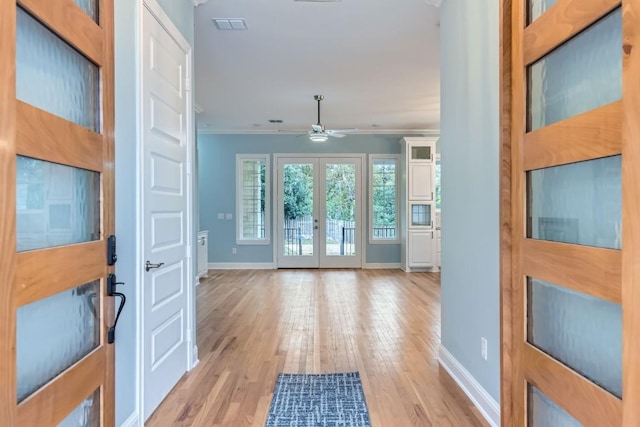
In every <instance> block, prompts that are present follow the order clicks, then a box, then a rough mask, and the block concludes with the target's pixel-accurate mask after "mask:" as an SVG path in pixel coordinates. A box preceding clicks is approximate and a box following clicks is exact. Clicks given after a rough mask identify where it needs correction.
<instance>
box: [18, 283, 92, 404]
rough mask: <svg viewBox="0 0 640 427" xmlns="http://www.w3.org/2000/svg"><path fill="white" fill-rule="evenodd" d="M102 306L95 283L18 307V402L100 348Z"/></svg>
mask: <svg viewBox="0 0 640 427" xmlns="http://www.w3.org/2000/svg"><path fill="white" fill-rule="evenodd" d="M99 304H100V282H99V281H95V282H92V283H89V284H86V285H82V286H80V287H77V288H74V289H71V290H68V291H65V292H61V293H59V294H56V295H53V296H51V297H49V298H45V299H43V300H40V301H36V302H33V303H31V304H28V305H25V306H23V307H20V308H18V312H17V320H16V321H17V327H16V334H17V335H16V352H17V355H16V357H17V373H18V401H21V400H23V399H24V398H26V397H28V396H29V395H31V394H32V393H33V392H34V391H36V390H38V389H39V388H40V387H42V386H43V385H45V384H46V383H47V382H49V381H50V380H51V379H53V378H54V377H56V376H57V375H58V374H60V373H61V372H63V371H64V370H65V369H67V368H68V367H69V366H71V365H73V364H74V363H76V362H77V361H78V360H80V359H82V358H83V357H84V356H86V355H87V354H89V352H91V350H93V349H94V348H96V347H97V346H98V344H99V343H100V324H99V323H100V322H99V316H100V310H99V307H100V305H99Z"/></svg>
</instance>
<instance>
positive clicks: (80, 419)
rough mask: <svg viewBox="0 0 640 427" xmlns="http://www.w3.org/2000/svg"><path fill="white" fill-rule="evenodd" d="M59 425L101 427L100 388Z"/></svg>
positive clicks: (61, 426) (67, 426) (59, 426)
mask: <svg viewBox="0 0 640 427" xmlns="http://www.w3.org/2000/svg"><path fill="white" fill-rule="evenodd" d="M58 427H100V389H98V390H96V391H95V392H94V393H92V394H91V396H89V397H88V398H87V399H85V401H84V402H82V403H81V404H80V405H79V406H78V407H77V408H76V409H74V411H73V412H72V413H71V414H69V416H67V418H65V419H64V420H63V421H62V422H61V423H60V424H58Z"/></svg>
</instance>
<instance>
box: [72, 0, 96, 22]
mask: <svg viewBox="0 0 640 427" xmlns="http://www.w3.org/2000/svg"><path fill="white" fill-rule="evenodd" d="M73 1H74V2H75V3H76V4H77V5H78V6H80V9H82V10H84V13H86V14H87V15H89V16H90V17H91V19H93V20H94V21H96V22H98V1H97V0H73Z"/></svg>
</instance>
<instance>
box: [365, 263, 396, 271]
mask: <svg viewBox="0 0 640 427" xmlns="http://www.w3.org/2000/svg"><path fill="white" fill-rule="evenodd" d="M362 268H363V269H365V270H398V269H399V268H400V263H399V262H367V263H364V264H363V265H362Z"/></svg>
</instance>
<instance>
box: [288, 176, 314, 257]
mask: <svg viewBox="0 0 640 427" xmlns="http://www.w3.org/2000/svg"><path fill="white" fill-rule="evenodd" d="M283 173H284V186H283V194H284V200H283V203H284V209H283V211H284V230H283V231H284V236H283V239H282V241H283V243H284V255H288V256H311V255H313V227H314V219H313V216H312V215H313V165H312V164H288V165H284V168H283Z"/></svg>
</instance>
